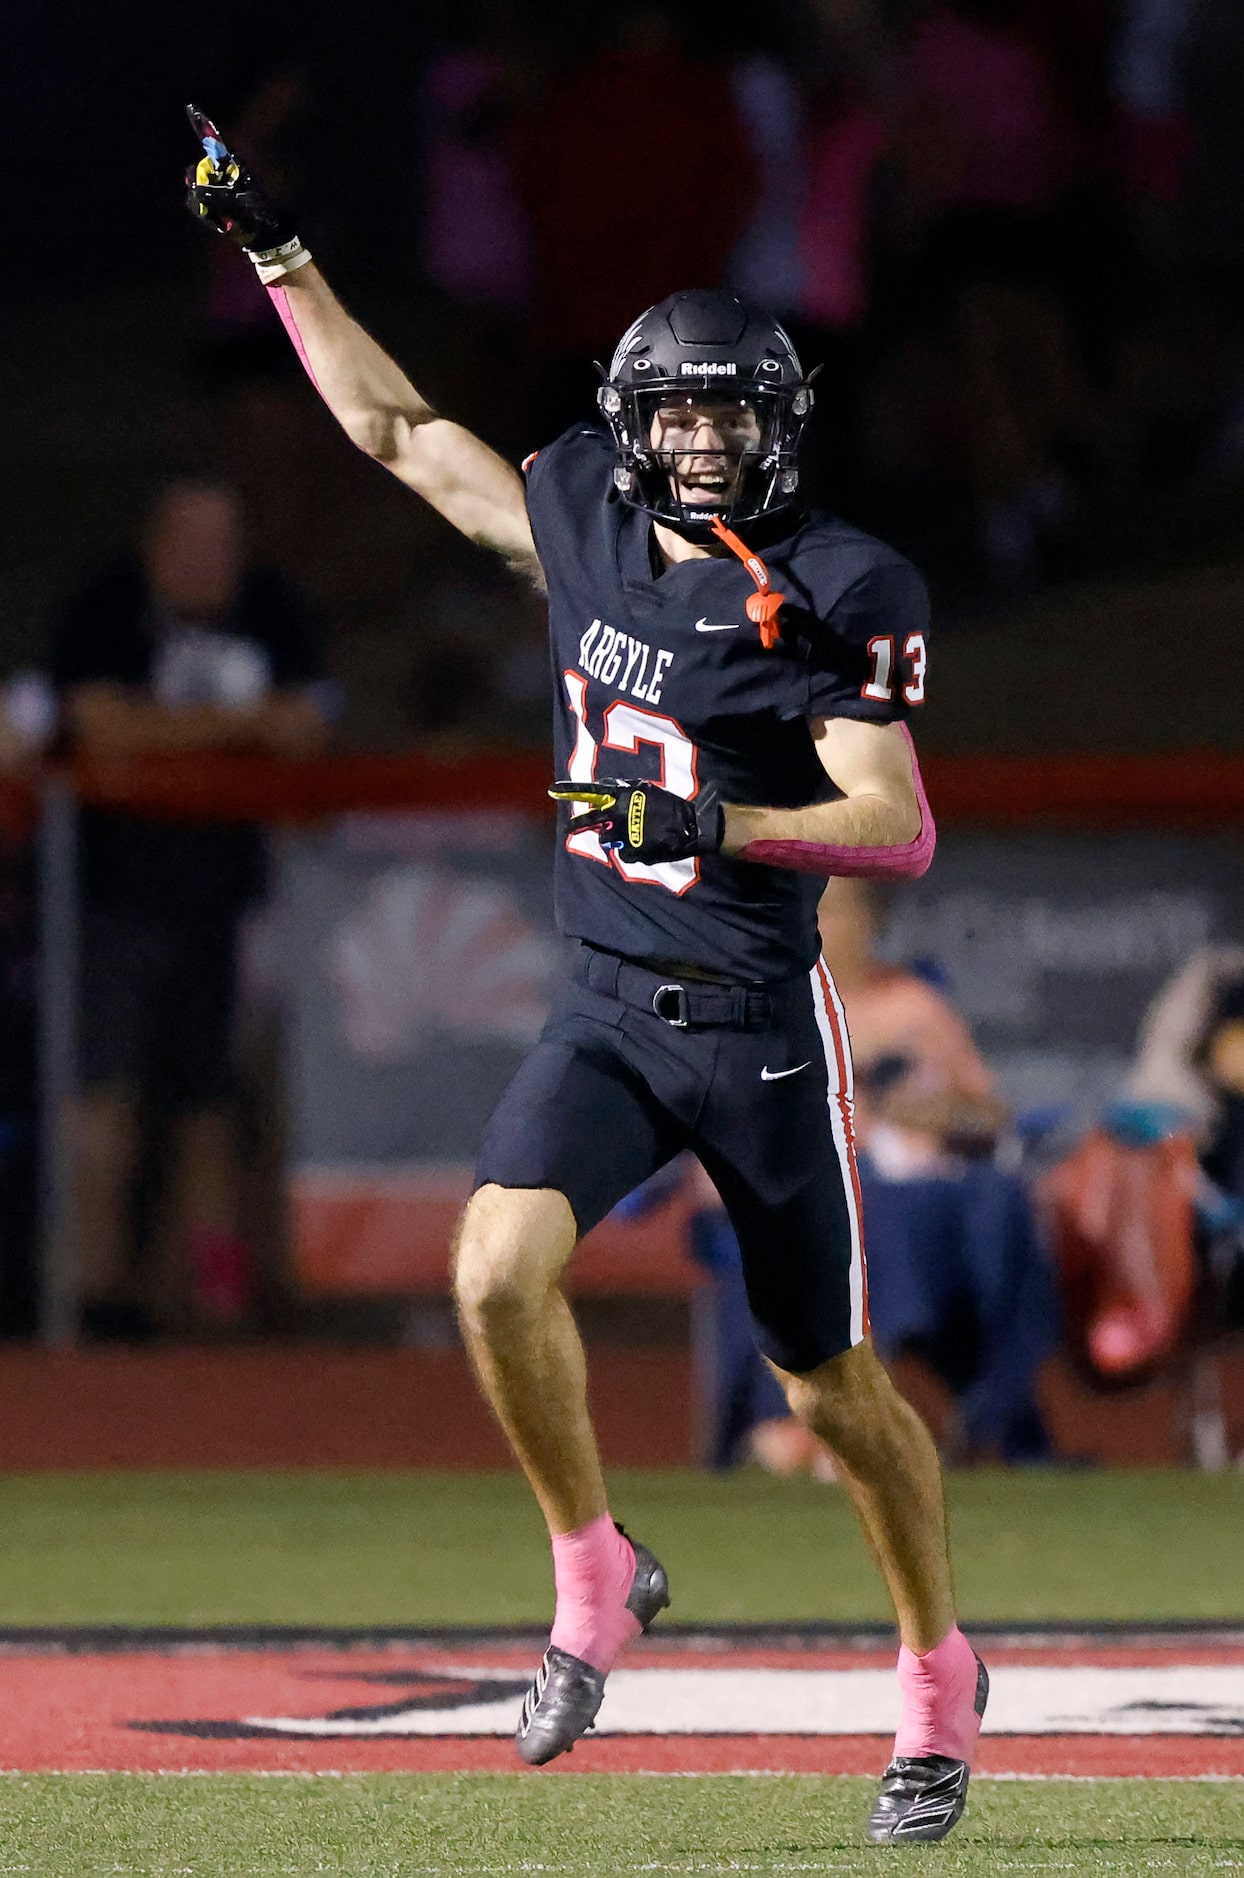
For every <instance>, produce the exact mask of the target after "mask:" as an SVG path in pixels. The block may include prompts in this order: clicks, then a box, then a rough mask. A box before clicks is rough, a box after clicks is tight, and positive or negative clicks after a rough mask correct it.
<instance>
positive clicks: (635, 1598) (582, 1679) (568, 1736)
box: [514, 1526, 670, 1767]
mask: <svg viewBox="0 0 1244 1878" xmlns="http://www.w3.org/2000/svg"><path fill="white" fill-rule="evenodd" d="M618 1531H619V1532H621V1531H622V1528H621V1527H620V1526H619V1527H618ZM623 1536H624V1537H625V1534H624V1535H623ZM631 1544H632V1545H633V1546H634V1547H635V1576H634V1578H633V1579H632V1580H631V1588H630V1591H629V1593H628V1595H627V1600H626V1608H627V1610H628V1611H630V1612H631V1614H632V1616H634V1617H637V1618H638V1619H639V1622H640V1627H641V1629H643V1630H647V1629H648V1627H649V1625H650V1624H651V1623H652V1621H653V1619H654V1618H655V1617H656V1615H657V1613H658V1611H663V1610H664V1609H665V1608H666V1606H667V1605H668V1604H669V1601H670V1581H669V1579H668V1577H667V1576H666V1572H665V1567H664V1565H662V1564H661V1562H660V1560H659V1559H657V1558H654V1557H653V1555H652V1553H651V1552H650V1551H649V1550H648V1548H647V1546H646V1545H638V1544H636V1542H635V1540H634V1539H632V1540H631ZM604 1698H605V1676H604V1671H603V1670H599V1669H593V1668H592V1665H591V1664H590V1663H585V1662H583V1660H582V1658H580V1657H577V1656H571V1655H570V1653H569V1652H568V1651H566V1650H559V1649H558V1648H557V1647H556V1645H555V1644H550V1645H549V1647H548V1649H547V1650H546V1651H545V1652H544V1660H543V1662H542V1663H541V1664H540V1667H539V1669H538V1670H537V1671H536V1677H535V1681H534V1682H533V1683H532V1685H531V1687H530V1689H528V1691H527V1694H526V1695H525V1696H524V1698H523V1712H522V1714H521V1715H520V1717H519V1721H518V1732H517V1734H516V1735H515V1736H514V1745H515V1747H516V1748H517V1749H518V1756H519V1759H520V1760H523V1761H526V1762H527V1765H528V1766H529V1767H543V1766H544V1764H545V1762H546V1761H552V1760H556V1758H557V1756H558V1755H559V1754H568V1753H569V1752H570V1750H571V1748H573V1746H574V1744H575V1742H576V1741H577V1740H578V1739H579V1737H580V1735H584V1734H586V1733H587V1731H588V1729H589V1728H591V1727H593V1726H594V1725H595V1721H596V1712H597V1710H598V1709H599V1708H600V1705H601V1703H602V1702H603V1701H604Z"/></svg>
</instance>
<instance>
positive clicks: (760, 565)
mask: <svg viewBox="0 0 1244 1878" xmlns="http://www.w3.org/2000/svg"><path fill="white" fill-rule="evenodd" d="M709 526H710V529H711V531H712V533H713V534H714V535H716V537H717V539H718V541H722V542H724V543H725V545H726V547H727V548H729V550H730V552H731V554H737V555H738V557H739V559H740V561H742V563H743V565H744V567H745V568H746V569H747V571H748V573H749V574H750V575H751V577H752V579H753V580H754V581H755V583H756V591H755V593H749V594H748V596H747V617H748V619H749V620H751V621H752V623H753V624H754V625H756V626H759V628H760V643H761V645H762V646H764V647H765V649H766V650H768V649H769V648H770V647H772V646H775V645H776V644H777V642H778V639H779V637H780V636H781V629H780V627H779V625H778V614H779V613H780V612H781V610H782V608H783V606H784V605H785V603H786V595H785V594H784V593H774V591H773V586H772V583H771V581H770V579H769V570H768V568H767V567H766V566H765V564H764V562H763V561H762V560H761V558H760V556H759V555H758V554H753V553H752V551H751V549H750V548H749V547H748V545H747V543H746V542H745V541H740V539H739V537H738V536H737V535H736V534H735V533H734V531H733V529H730V528H727V527H726V524H725V523H724V522H723V521H722V519H721V517H720V515H714V516H713V518H712V520H711V522H710V524H709Z"/></svg>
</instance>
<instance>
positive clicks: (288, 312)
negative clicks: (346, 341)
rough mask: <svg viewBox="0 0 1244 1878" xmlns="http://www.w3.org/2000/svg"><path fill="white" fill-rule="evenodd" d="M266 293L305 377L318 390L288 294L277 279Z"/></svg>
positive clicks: (321, 394) (321, 393)
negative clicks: (300, 363)
mask: <svg viewBox="0 0 1244 1878" xmlns="http://www.w3.org/2000/svg"><path fill="white" fill-rule="evenodd" d="M267 293H268V298H269V300H271V302H272V304H273V306H274V307H275V308H276V310H277V314H278V316H279V318H280V321H281V324H282V326H283V327H284V328H285V330H286V332H287V333H288V334H289V337H290V341H291V343H292V345H293V348H294V351H295V352H296V353H297V354H298V357H299V359H300V360H301V362H302V369H303V371H304V372H305V373H306V374H307V377H308V378H309V379H310V380H311V383H312V384H313V385H314V386H315V389H316V390H317V391H320V387H319V384H318V382H317V380H316V376H315V373H314V372H313V371H312V370H311V361H310V359H309V358H308V357H307V348H306V347H305V346H304V345H303V343H302V334H301V333H300V332H299V330H298V322H297V320H296V319H295V318H294V309H293V307H292V306H291V305H290V303H289V295H288V294H287V293H286V291H285V289H284V287H283V286H282V285H281V283H280V281H279V280H276V281H273V282H272V284H271V285H270V286H269V288H268V290H267ZM323 395H324V394H323V392H322V391H320V396H321V397H323Z"/></svg>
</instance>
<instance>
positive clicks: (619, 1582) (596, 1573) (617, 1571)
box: [549, 1513, 640, 1676]
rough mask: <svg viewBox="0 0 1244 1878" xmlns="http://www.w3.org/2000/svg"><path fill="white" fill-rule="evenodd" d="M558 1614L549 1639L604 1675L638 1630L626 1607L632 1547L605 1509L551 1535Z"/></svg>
mask: <svg viewBox="0 0 1244 1878" xmlns="http://www.w3.org/2000/svg"><path fill="white" fill-rule="evenodd" d="M553 1577H554V1580H555V1582H556V1585H557V1615H556V1616H555V1617H554V1619H553V1634H552V1636H551V1637H550V1638H549V1642H550V1643H552V1644H555V1645H556V1647H557V1648H558V1649H559V1650H565V1651H567V1652H568V1653H569V1655H571V1656H577V1657H579V1658H580V1659H581V1661H583V1662H585V1663H590V1664H591V1665H592V1668H593V1669H599V1670H600V1671H601V1673H602V1674H603V1675H606V1676H607V1675H608V1674H609V1671H610V1670H611V1669H612V1668H613V1666H614V1664H615V1663H616V1662H617V1660H618V1658H619V1656H621V1654H622V1651H623V1650H624V1649H625V1647H626V1645H627V1644H628V1643H631V1642H633V1641H634V1639H635V1638H636V1637H637V1636H638V1635H639V1631H640V1623H639V1619H638V1618H637V1617H634V1616H632V1614H631V1612H630V1611H628V1610H627V1608H626V1600H627V1598H628V1597H629V1596H630V1591H631V1584H632V1582H633V1581H634V1577H635V1548H634V1547H633V1546H632V1544H631V1542H630V1540H629V1539H624V1538H623V1537H622V1534H621V1533H620V1532H619V1531H618V1529H617V1527H616V1526H615V1525H614V1523H613V1521H612V1520H611V1519H610V1517H609V1515H608V1513H602V1514H601V1516H600V1518H599V1519H594V1520H592V1521H591V1522H590V1524H588V1525H586V1526H580V1527H579V1528H578V1529H577V1531H575V1532H563V1533H558V1534H557V1535H556V1536H555V1537H554V1540H553Z"/></svg>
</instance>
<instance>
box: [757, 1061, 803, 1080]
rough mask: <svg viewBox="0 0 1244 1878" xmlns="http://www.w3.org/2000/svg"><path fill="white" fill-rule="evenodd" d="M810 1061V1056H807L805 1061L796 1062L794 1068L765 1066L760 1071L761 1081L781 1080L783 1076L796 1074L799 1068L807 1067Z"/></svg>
mask: <svg viewBox="0 0 1244 1878" xmlns="http://www.w3.org/2000/svg"><path fill="white" fill-rule="evenodd" d="M811 1061H812V1058H811V1057H809V1058H808V1062H807V1063H796V1065H795V1067H794V1069H769V1068H767V1067H766V1068H765V1069H762V1070H761V1072H760V1080H761V1082H781V1080H782V1078H783V1076H797V1075H798V1074H799V1072H800V1070H801V1069H807V1067H808V1063H810V1062H811Z"/></svg>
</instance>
